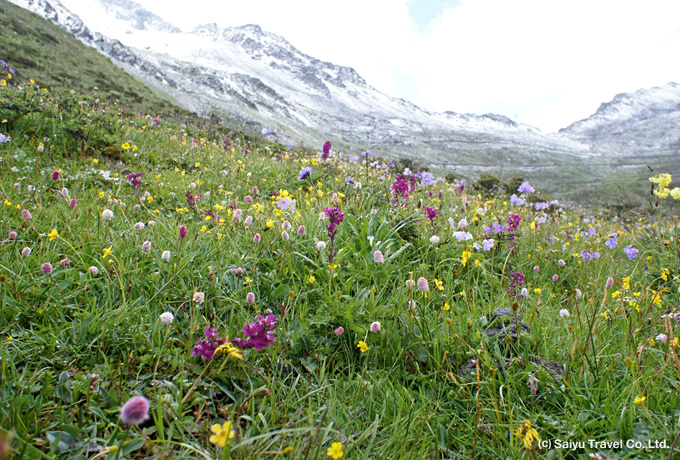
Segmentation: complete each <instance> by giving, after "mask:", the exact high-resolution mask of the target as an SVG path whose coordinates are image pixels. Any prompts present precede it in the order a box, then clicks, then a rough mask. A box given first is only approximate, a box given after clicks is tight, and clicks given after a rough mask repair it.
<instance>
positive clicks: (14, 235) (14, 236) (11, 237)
mask: <svg viewBox="0 0 680 460" xmlns="http://www.w3.org/2000/svg"><path fill="white" fill-rule="evenodd" d="M17 236H18V235H17V232H15V231H14V230H12V231H11V232H9V235H8V238H9V239H10V240H15V239H16V238H17Z"/></svg>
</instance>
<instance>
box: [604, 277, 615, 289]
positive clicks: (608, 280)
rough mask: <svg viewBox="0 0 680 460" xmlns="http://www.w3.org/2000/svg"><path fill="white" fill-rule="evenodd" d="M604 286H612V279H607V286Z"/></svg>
mask: <svg viewBox="0 0 680 460" xmlns="http://www.w3.org/2000/svg"><path fill="white" fill-rule="evenodd" d="M606 286H607V287H608V288H610V287H612V286H614V278H612V277H611V276H610V277H609V278H607V284H606Z"/></svg>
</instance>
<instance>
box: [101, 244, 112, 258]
mask: <svg viewBox="0 0 680 460" xmlns="http://www.w3.org/2000/svg"><path fill="white" fill-rule="evenodd" d="M112 252H113V245H111V246H109V247H108V248H104V249H102V259H106V258H107V257H108V256H109V254H111V253H112Z"/></svg>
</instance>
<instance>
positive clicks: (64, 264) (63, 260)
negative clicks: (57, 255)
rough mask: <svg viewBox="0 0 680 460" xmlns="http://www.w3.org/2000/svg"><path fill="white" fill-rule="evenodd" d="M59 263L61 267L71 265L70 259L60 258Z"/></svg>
mask: <svg viewBox="0 0 680 460" xmlns="http://www.w3.org/2000/svg"><path fill="white" fill-rule="evenodd" d="M59 265H61V266H62V267H68V266H69V265H71V261H70V260H69V259H61V262H59Z"/></svg>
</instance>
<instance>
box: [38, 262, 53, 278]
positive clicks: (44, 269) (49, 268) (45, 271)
mask: <svg viewBox="0 0 680 460" xmlns="http://www.w3.org/2000/svg"><path fill="white" fill-rule="evenodd" d="M40 270H42V272H43V274H44V275H49V274H51V273H52V264H51V263H49V262H45V263H44V264H42V266H41V267H40Z"/></svg>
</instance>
